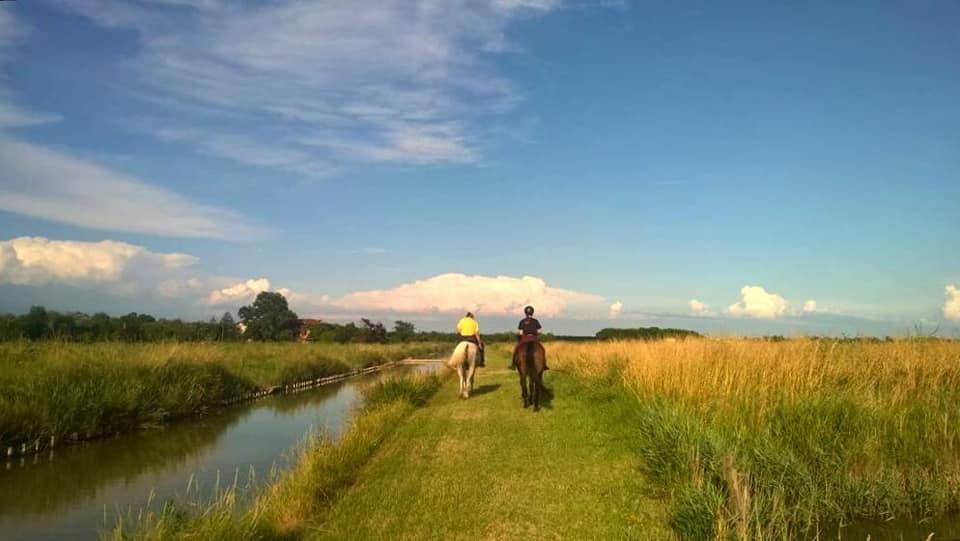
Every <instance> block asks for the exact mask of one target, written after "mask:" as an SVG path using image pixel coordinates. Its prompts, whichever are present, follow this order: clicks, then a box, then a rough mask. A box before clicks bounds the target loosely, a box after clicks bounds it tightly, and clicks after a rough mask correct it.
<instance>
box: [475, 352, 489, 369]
mask: <svg viewBox="0 0 960 541" xmlns="http://www.w3.org/2000/svg"><path fill="white" fill-rule="evenodd" d="M485 357H486V354H485V352H484V351H483V349H481V350H479V351H478V352H477V368H483V367H484V366H487V362H486V358H485Z"/></svg>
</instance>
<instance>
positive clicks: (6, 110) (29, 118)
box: [0, 101, 62, 128]
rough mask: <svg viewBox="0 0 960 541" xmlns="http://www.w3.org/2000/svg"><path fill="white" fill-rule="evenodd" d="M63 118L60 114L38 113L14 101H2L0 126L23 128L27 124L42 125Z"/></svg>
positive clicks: (0, 104) (0, 103)
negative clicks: (17, 104)
mask: <svg viewBox="0 0 960 541" xmlns="http://www.w3.org/2000/svg"><path fill="white" fill-rule="evenodd" d="M60 120H62V118H61V117H60V115H54V114H50V113H38V112H36V111H30V110H28V109H23V108H21V107H17V106H16V105H14V104H12V103H4V102H2V101H0V128H21V127H25V126H40V125H43V124H51V123H54V122H59V121H60Z"/></svg>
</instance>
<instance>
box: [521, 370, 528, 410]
mask: <svg viewBox="0 0 960 541" xmlns="http://www.w3.org/2000/svg"><path fill="white" fill-rule="evenodd" d="M519 372H520V396H521V397H522V398H523V407H527V406H529V405H530V404H529V403H528V402H527V375H526V374H524V373H523V371H522V370H520V371H519Z"/></svg>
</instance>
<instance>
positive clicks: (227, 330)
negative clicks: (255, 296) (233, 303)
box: [220, 312, 240, 341]
mask: <svg viewBox="0 0 960 541" xmlns="http://www.w3.org/2000/svg"><path fill="white" fill-rule="evenodd" d="M239 335H240V333H239V332H238V331H237V323H236V322H235V321H234V320H233V316H232V315H230V312H224V313H223V317H221V318H220V340H223V341H227V340H236V339H237V337H238V336H239Z"/></svg>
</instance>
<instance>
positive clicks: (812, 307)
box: [803, 299, 817, 314]
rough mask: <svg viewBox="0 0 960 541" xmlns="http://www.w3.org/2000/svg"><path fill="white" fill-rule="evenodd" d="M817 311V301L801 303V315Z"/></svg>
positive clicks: (810, 300) (811, 300)
mask: <svg viewBox="0 0 960 541" xmlns="http://www.w3.org/2000/svg"><path fill="white" fill-rule="evenodd" d="M816 311H817V301H815V300H813V299H809V300H808V301H807V302H805V303H803V313H804V314H812V313H814V312H816Z"/></svg>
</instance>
